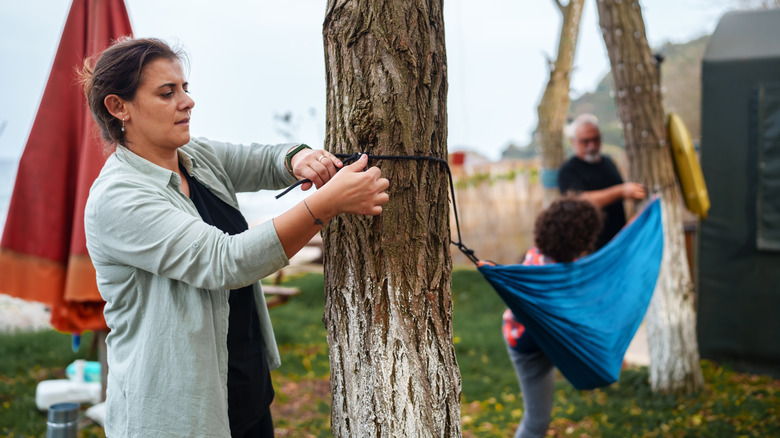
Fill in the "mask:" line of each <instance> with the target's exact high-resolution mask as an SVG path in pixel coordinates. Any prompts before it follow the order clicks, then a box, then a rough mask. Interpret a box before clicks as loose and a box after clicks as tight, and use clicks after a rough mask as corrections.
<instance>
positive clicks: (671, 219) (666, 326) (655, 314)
mask: <svg viewBox="0 0 780 438" xmlns="http://www.w3.org/2000/svg"><path fill="white" fill-rule="evenodd" d="M597 4H598V9H599V22H600V24H601V30H602V34H603V36H604V42H605V44H606V46H607V52H608V53H609V60H610V64H611V67H612V78H613V80H614V85H615V90H616V93H615V96H616V97H615V99H616V103H617V108H618V115H619V117H620V121H621V122H622V123H623V136H624V138H625V141H626V152H627V154H628V158H629V163H630V164H629V166H630V174H631V175H632V176H633V178H634V180H635V181H637V182H640V183H642V184H644V185H645V186H646V187H647V188H648V189H649V191H651V192H655V193H656V194H658V195H660V197H661V200H662V212H663V225H664V255H663V260H662V262H661V272H660V274H659V278H658V284H657V285H656V288H655V292H654V294H653V299H652V300H651V302H650V307H649V309H648V311H647V315H646V318H645V322H646V324H647V337H648V345H649V350H650V385H651V387H652V389H653V390H654V391H658V392H664V393H668V392H692V391H696V390H699V389H701V388H702V386H703V385H704V379H703V377H702V373H701V366H700V364H699V348H698V344H697V341H696V313H695V310H694V307H693V302H694V300H693V293H692V284H691V278H690V273H689V272H688V262H687V257H686V252H685V239H684V235H683V225H682V209H683V207H682V203H681V196H680V192H679V188H678V186H677V180H676V177H675V173H674V168H673V164H672V156H671V150H670V147H669V140H668V133H667V129H666V121H665V117H664V110H663V107H662V103H661V91H660V86H659V71H658V66H657V65H656V62H655V59H654V58H653V55H652V53H651V52H650V47H649V46H648V43H647V38H646V35H645V26H644V21H643V19H642V11H641V8H640V7H639V4H638V3H637V2H636V1H634V0H629V1H627V0H599V1H597Z"/></svg>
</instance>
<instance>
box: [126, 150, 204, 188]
mask: <svg viewBox="0 0 780 438" xmlns="http://www.w3.org/2000/svg"><path fill="white" fill-rule="evenodd" d="M176 152H177V153H178V155H179V162H180V163H181V165H182V166H183V167H184V169H185V170H186V171H187V173H188V174H190V175H192V169H193V168H194V167H197V164H196V162H195V158H194V157H192V156H191V155H190V154H188V153H187V152H185V151H183V150H182V149H181V148H179V149H177V151H176ZM115 155H116V157H117V159H118V160H119V161H121V162H124V163H127V164H128V165H130V166H132V167H133V168H135V169H136V170H138V171H139V172H141V173H143V174H144V175H147V176H149V177H151V178H152V179H153V180H155V181H157V182H159V183H160V185H161V186H166V185H169V184H172V185H174V186H175V187H178V186H179V185H180V184H181V177H180V176H179V174H178V173H176V172H173V171H171V170H168V169H166V168H164V167H160V166H158V165H156V164H154V163H152V162H151V161H149V160H147V159H146V158H143V157H141V156H139V155H137V154H135V153H134V152H133V151H131V150H130V149H129V148H127V147H126V146H124V145H122V144H118V145H117V147H116V153H115Z"/></svg>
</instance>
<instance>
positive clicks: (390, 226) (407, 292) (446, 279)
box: [323, 0, 461, 437]
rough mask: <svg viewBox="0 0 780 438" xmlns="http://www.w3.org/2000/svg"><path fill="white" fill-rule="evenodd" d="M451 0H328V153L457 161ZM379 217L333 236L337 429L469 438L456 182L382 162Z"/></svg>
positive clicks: (328, 261)
mask: <svg viewBox="0 0 780 438" xmlns="http://www.w3.org/2000/svg"><path fill="white" fill-rule="evenodd" d="M442 8H443V2H442V0H409V1H404V2H392V1H382V0H362V1H358V0H329V1H328V4H327V9H326V16H325V22H324V30H323V39H324V46H325V64H326V83H327V117H326V138H325V144H326V148H327V149H328V150H330V151H331V152H334V153H353V152H359V151H367V152H369V153H371V154H379V155H431V156H436V157H441V158H446V151H447V146H446V139H447V112H446V103H447V67H446V62H447V58H446V52H445V46H444V21H443V15H442ZM379 166H380V167H381V168H382V173H383V176H385V177H387V178H388V179H389V180H390V188H389V189H388V193H389V195H390V202H389V203H388V204H386V206H385V210H384V212H383V213H382V214H381V215H380V216H378V217H370V218H369V217H354V216H349V217H347V216H339V217H336V218H334V219H333V220H332V221H331V222H330V223H329V225H328V226H327V227H326V228H325V229H324V230H323V242H324V247H325V261H324V264H325V269H324V272H325V294H326V302H325V317H324V320H325V323H326V326H327V331H328V344H329V346H330V367H331V379H330V381H331V400H332V403H331V405H332V406H331V428H332V431H333V434H334V435H335V436H337V437H347V436H348V437H378V436H383V437H387V436H408V437H440V436H446V437H457V436H460V435H461V429H460V392H461V380H460V371H459V370H458V364H457V362H456V359H455V350H454V347H453V336H452V296H451V290H450V286H451V274H452V260H451V258H450V253H449V245H450V228H449V203H448V200H449V196H448V179H447V174H446V171H445V169H444V168H443V167H442V165H441V164H440V163H436V162H431V161H400V160H384V161H382V162H381V163H379Z"/></svg>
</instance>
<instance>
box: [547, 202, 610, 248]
mask: <svg viewBox="0 0 780 438" xmlns="http://www.w3.org/2000/svg"><path fill="white" fill-rule="evenodd" d="M601 227H602V216H601V211H599V210H598V209H597V208H596V206H594V205H593V204H592V203H591V202H590V201H586V200H584V199H578V198H574V197H564V198H559V199H557V200H555V201H553V202H552V203H551V204H550V206H549V207H547V209H545V210H544V211H542V212H541V213H540V214H539V216H537V217H536V223H535V224H534V241H535V243H536V247H537V248H538V249H539V252H541V253H542V254H544V255H546V256H548V257H551V258H552V259H553V260H555V261H556V262H559V263H564V262H571V261H573V260H574V259H576V258H578V257H581V256H582V255H583V254H585V253H588V252H591V251H592V250H593V245H594V243H595V242H596V237H597V236H598V235H599V233H600V232H601Z"/></svg>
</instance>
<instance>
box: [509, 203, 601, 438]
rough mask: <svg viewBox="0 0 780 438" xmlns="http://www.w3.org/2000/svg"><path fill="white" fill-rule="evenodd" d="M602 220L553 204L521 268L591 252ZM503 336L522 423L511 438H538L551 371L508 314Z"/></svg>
mask: <svg viewBox="0 0 780 438" xmlns="http://www.w3.org/2000/svg"><path fill="white" fill-rule="evenodd" d="M601 227H602V217H601V213H600V212H599V210H598V209H597V208H596V207H595V206H594V205H593V204H592V203H590V202H589V201H586V200H584V199H578V198H573V197H565V198H560V199H557V200H555V201H553V202H552V203H551V204H550V206H549V207H548V208H547V209H545V210H544V211H542V213H540V214H539V216H538V217H537V218H536V222H535V223H534V243H535V244H536V246H535V247H533V248H531V249H529V250H528V252H527V253H526V255H525V259H524V260H523V264H524V265H546V264H550V263H567V262H572V261H574V260H576V259H578V258H580V257H582V256H584V255H586V254H588V253H589V252H591V251H593V247H594V244H595V242H596V237H597V236H598V234H599V232H600V231H601ZM503 319H504V323H503V332H504V340H505V341H506V344H507V350H508V352H509V357H510V359H512V363H513V364H514V366H515V371H516V372H517V378H518V380H519V382H520V389H521V391H522V393H523V405H524V408H525V409H524V412H523V419H522V421H521V422H520V425H519V426H518V427H517V431H516V432H515V435H514V436H515V438H532V437H543V436H545V434H546V433H547V429H548V427H549V425H550V418H551V412H552V405H553V391H554V385H555V366H554V365H553V363H552V362H551V361H550V359H549V358H548V357H547V356H546V355H545V354H544V352H543V351H542V350H541V349H540V348H539V346H538V345H537V344H536V342H535V341H534V339H533V338H532V337H531V336H530V334H529V333H527V332H526V331H525V327H524V326H523V325H522V324H521V323H520V322H519V321H518V320H517V319H516V318H515V316H514V314H513V313H512V311H511V310H510V309H507V310H506V311H505V312H504V317H503Z"/></svg>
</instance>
